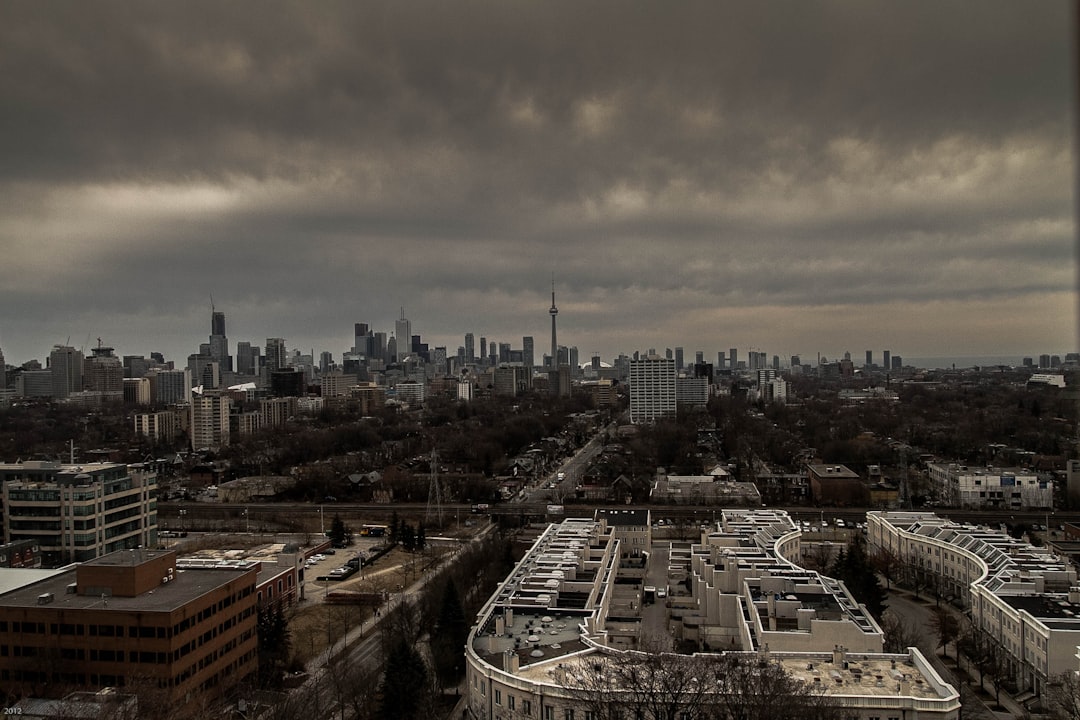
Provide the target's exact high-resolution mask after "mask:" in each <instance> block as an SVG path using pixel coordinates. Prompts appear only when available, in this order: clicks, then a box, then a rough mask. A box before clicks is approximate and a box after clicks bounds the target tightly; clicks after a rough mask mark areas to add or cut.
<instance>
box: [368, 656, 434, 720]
mask: <svg viewBox="0 0 1080 720" xmlns="http://www.w3.org/2000/svg"><path fill="white" fill-rule="evenodd" d="M427 677H428V670H427V666H426V665H424V659H423V658H422V657H420V653H418V652H417V651H416V648H414V647H412V646H411V645H409V644H408V643H406V642H405V641H404V640H398V641H397V642H396V643H394V645H393V646H392V647H391V648H390V652H389V654H388V655H387V657H386V670H385V671H384V672H383V680H382V686H381V691H382V701H381V703H380V713H379V717H381V718H385V719H386V720H414V718H416V717H417V716H418V715H419V711H420V710H421V708H422V707H423V706H424V702H423V701H424V697H423V693H424V691H425V690H426V688H427V686H428V684H427Z"/></svg>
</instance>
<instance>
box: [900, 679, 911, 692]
mask: <svg viewBox="0 0 1080 720" xmlns="http://www.w3.org/2000/svg"><path fill="white" fill-rule="evenodd" d="M900 695H902V696H906V695H911V676H910V675H904V679H903V680H901V681H900Z"/></svg>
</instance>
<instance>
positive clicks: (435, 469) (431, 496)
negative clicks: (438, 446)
mask: <svg viewBox="0 0 1080 720" xmlns="http://www.w3.org/2000/svg"><path fill="white" fill-rule="evenodd" d="M433 507H434V511H435V517H436V519H437V520H438V523H439V525H438V527H439V528H440V529H442V526H443V508H442V487H441V486H440V485H439V453H438V451H437V450H435V448H432V449H431V473H430V479H429V480H428V496H427V512H426V513H424V522H429V521H430V520H431V513H432V508H433Z"/></svg>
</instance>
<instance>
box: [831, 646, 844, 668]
mask: <svg viewBox="0 0 1080 720" xmlns="http://www.w3.org/2000/svg"><path fill="white" fill-rule="evenodd" d="M845 655H846V653H845V652H844V647H843V646H842V645H833V651H832V661H833V665H843V664H844V659H845V658H844V656H845Z"/></svg>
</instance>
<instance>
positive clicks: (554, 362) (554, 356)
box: [548, 275, 559, 370]
mask: <svg viewBox="0 0 1080 720" xmlns="http://www.w3.org/2000/svg"><path fill="white" fill-rule="evenodd" d="M548 312H549V313H551V367H552V369H556V370H557V369H558V367H559V342H558V340H557V339H556V337H555V316H556V315H558V314H559V308H557V307H555V276H554V275H552V276H551V309H550V310H548Z"/></svg>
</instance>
